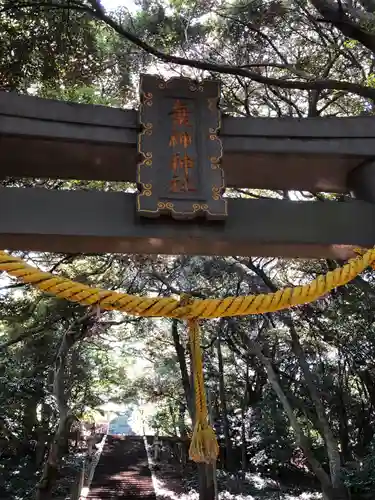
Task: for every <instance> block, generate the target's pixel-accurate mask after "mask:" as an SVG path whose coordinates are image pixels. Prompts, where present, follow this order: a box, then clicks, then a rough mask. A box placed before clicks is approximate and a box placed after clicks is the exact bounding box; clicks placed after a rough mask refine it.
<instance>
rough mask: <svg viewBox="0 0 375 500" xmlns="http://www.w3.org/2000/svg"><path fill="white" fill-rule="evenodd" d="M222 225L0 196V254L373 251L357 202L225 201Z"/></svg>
mask: <svg viewBox="0 0 375 500" xmlns="http://www.w3.org/2000/svg"><path fill="white" fill-rule="evenodd" d="M228 202H229V217H228V219H227V221H226V222H225V223H221V222H217V223H212V222H211V223H207V222H204V221H202V222H198V221H197V222H177V221H173V220H171V219H159V220H151V221H149V220H141V219H139V218H138V217H137V215H136V212H135V199H134V195H130V194H123V193H113V192H112V193H105V192H100V191H89V192H84V191H54V190H45V189H38V188H29V189H18V188H1V189H0V213H1V214H3V215H2V217H1V219H0V248H7V249H23V250H39V251H51V252H69V253H75V252H84V253H101V252H110V253H132V254H172V255H173V254H193V255H194V254H195V255H242V256H251V255H252V256H260V255H265V256H281V257H306V258H308V257H311V258H315V257H331V258H335V257H338V256H341V255H342V254H341V248H340V245H341V246H350V245H360V246H364V247H371V246H373V245H374V244H375V206H374V205H372V204H370V203H366V202H360V201H353V202H349V203H338V202H337V203H336V202H311V203H309V202H303V203H301V202H293V201H280V200H242V199H235V200H231V199H229V200H228Z"/></svg>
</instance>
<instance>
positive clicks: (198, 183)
mask: <svg viewBox="0 0 375 500" xmlns="http://www.w3.org/2000/svg"><path fill="white" fill-rule="evenodd" d="M140 90H141V105H140V110H139V120H140V125H141V131H140V133H139V137H138V152H139V153H140V163H139V164H138V166H137V183H138V189H139V193H138V195H137V212H138V213H139V214H140V215H142V216H145V217H155V216H159V215H161V214H169V215H171V216H172V217H173V218H175V219H192V218H194V217H197V216H204V217H207V218H211V219H225V218H226V216H227V202H226V200H225V199H223V198H222V195H223V192H224V188H225V186H224V174H223V170H222V168H221V166H220V161H221V157H222V145H221V141H220V139H219V137H218V132H219V129H220V110H219V98H220V84H219V82H216V81H212V80H204V81H203V82H201V83H197V82H195V81H192V80H189V79H188V78H173V79H171V80H168V81H164V80H162V79H161V78H159V77H157V76H152V75H141V82H140Z"/></svg>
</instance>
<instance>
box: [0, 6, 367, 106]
mask: <svg viewBox="0 0 375 500" xmlns="http://www.w3.org/2000/svg"><path fill="white" fill-rule="evenodd" d="M312 1H313V2H317V3H321V0H312ZM16 6H17V4H16ZM18 6H19V7H22V8H23V7H35V8H39V9H40V8H41V7H42V8H53V9H70V10H79V11H82V12H86V13H88V14H90V15H91V16H92V17H93V18H95V19H97V20H99V21H101V22H103V23H105V24H106V25H107V26H109V27H110V28H112V29H113V30H114V31H115V32H116V33H117V34H118V35H120V36H121V37H123V38H125V39H126V40H128V41H129V42H131V43H133V44H134V45H136V46H137V47H139V48H140V49H142V50H144V51H145V52H147V53H148V54H150V55H153V56H155V57H156V58H158V59H160V60H161V61H163V62H167V63H172V64H177V65H180V66H188V67H190V68H196V69H200V70H203V71H211V72H214V73H221V74H227V75H238V76H242V77H244V78H250V79H251V80H253V81H255V82H258V83H261V84H264V85H272V86H276V87H279V88H284V89H299V90H324V89H330V90H342V91H345V92H349V93H352V94H357V95H360V96H362V97H366V98H368V99H374V100H375V89H373V88H371V87H368V86H365V85H361V84H357V83H351V82H342V81H339V80H329V79H319V78H317V79H316V80H310V81H300V80H287V79H279V78H273V77H266V76H263V75H260V74H259V73H257V72H253V71H249V70H247V69H245V68H241V67H239V66H232V65H228V64H215V63H211V62H206V61H200V60H197V59H189V58H185V57H179V56H174V55H171V54H166V53H165V52H163V51H161V50H158V49H156V48H155V47H153V46H152V45H149V44H148V43H147V42H144V41H143V40H141V39H140V38H138V37H137V36H136V35H134V34H133V33H131V32H130V31H128V30H127V29H125V28H124V27H123V26H121V25H120V24H119V23H117V22H116V21H115V20H114V19H112V18H111V17H109V16H108V15H107V14H106V13H105V12H104V11H103V10H102V9H97V8H96V9H90V8H89V7H85V6H84V5H83V4H82V5H79V4H76V3H74V4H55V3H54V2H53V0H51V2H49V3H48V2H46V3H43V4H37V3H34V2H27V3H24V4H18ZM10 8H11V7H10V6H9V7H6V8H5V9H3V11H4V10H9V9H10ZM13 8H14V4H13ZM360 31H361V32H362V30H360ZM351 34H352V33H351ZM348 36H349V35H348ZM351 37H352V38H356V39H358V40H359V41H361V40H360V39H359V38H358V37H356V36H351ZM362 43H363V42H362ZM364 45H365V43H364ZM374 51H375V39H374Z"/></svg>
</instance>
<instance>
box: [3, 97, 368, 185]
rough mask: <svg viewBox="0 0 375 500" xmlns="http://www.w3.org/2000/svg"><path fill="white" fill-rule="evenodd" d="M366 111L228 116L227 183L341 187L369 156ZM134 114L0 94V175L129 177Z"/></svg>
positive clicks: (224, 125) (133, 153)
mask: <svg viewBox="0 0 375 500" xmlns="http://www.w3.org/2000/svg"><path fill="white" fill-rule="evenodd" d="M374 123H375V118H374V117H356V118H309V119H302V120H301V119H292V118H281V119H275V118H270V119H267V118H230V117H224V119H223V123H222V130H221V139H222V142H223V148H224V156H223V161H222V165H223V168H224V171H225V178H226V183H227V185H228V186H229V187H233V186H236V187H251V188H262V189H289V190H293V189H295V190H307V191H331V192H347V191H348V190H349V188H350V186H349V185H348V174H349V173H350V172H351V171H352V170H353V169H354V168H355V167H357V166H358V165H360V164H361V163H362V162H363V161H365V160H370V159H373V158H375V141H374V137H373V136H374V135H375V127H374V126H373V124H374ZM136 140H137V113H136V111H129V110H120V109H114V108H108V107H104V106H92V105H84V104H72V103H65V102H60V101H53V100H47V99H40V98H37V97H30V96H19V95H15V94H12V93H5V92H0V147H1V154H2V161H1V164H0V176H2V177H5V176H13V177H49V178H62V179H72V178H73V179H93V180H97V179H100V180H108V181H115V180H119V181H129V182H134V181H135V174H136V163H137V160H138V158H137V151H136Z"/></svg>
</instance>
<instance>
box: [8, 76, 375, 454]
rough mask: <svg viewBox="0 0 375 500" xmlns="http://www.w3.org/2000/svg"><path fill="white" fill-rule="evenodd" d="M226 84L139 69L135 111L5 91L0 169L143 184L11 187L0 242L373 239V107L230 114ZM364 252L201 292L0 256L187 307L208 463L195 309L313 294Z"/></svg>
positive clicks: (155, 249)
mask: <svg viewBox="0 0 375 500" xmlns="http://www.w3.org/2000/svg"><path fill="white" fill-rule="evenodd" d="M219 98H220V91H219V84H218V83H217V82H214V81H211V80H208V81H204V82H201V83H197V82H193V81H191V80H188V79H172V80H169V81H167V82H165V81H163V80H161V79H159V78H157V77H152V76H147V75H144V76H142V81H141V108H140V111H139V115H138V122H137V120H136V118H137V117H136V114H135V112H129V111H128V112H126V111H122V110H118V109H110V108H105V107H100V106H82V105H76V104H74V105H72V104H68V103H61V102H53V101H45V100H42V99H37V98H30V97H21V96H15V95H12V94H4V93H3V94H2V95H1V94H0V106H1V115H0V118H1V120H0V140H1V142H0V147H1V152H2V160H3V161H2V162H1V165H0V173H1V175H3V176H12V177H16V176H23V177H49V178H65V179H66V178H73V179H100V180H121V181H131V182H136V183H137V184H138V189H139V191H138V193H135V194H126V193H121V192H120V193H108V192H95V191H87V192H82V191H53V190H48V189H42V188H27V189H25V188H2V189H0V211H1V213H2V215H3V217H2V218H1V219H0V246H2V247H5V248H11V249H16V248H22V249H29V250H46V251H58V252H70V253H74V252H87V253H92V252H112V253H114V252H121V253H133V254H134V253H146V254H150V253H158V254H160V253H169V254H176V253H177V254H179V253H185V254H205V255H272V256H285V257H302V256H303V257H319V256H320V257H323V256H324V257H343V256H344V255H343V253H342V247H343V246H344V247H345V246H346V247H348V249H350V248H351V247H353V246H357V247H360V246H361V247H373V246H374V243H375V228H374V222H375V209H374V203H373V202H374V201H375V180H374V179H375V176H374V175H373V174H374V164H373V159H374V157H375V144H374V140H373V134H374V132H373V131H372V127H371V125H372V124H373V123H374V118H371V117H368V118H344V119H336V118H327V119H322V118H319V119H305V120H295V119H241V118H236V119H232V118H226V119H225V120H223V122H221V117H220V111H219V107H218V104H219ZM137 123H138V125H137ZM137 132H138V140H137ZM219 132H220V135H219ZM136 143H138V148H136V147H135V145H136ZM137 153H138V155H137ZM225 177H227V181H226V182H227V185H228V186H234V187H241V188H243V187H245V188H249V187H251V188H264V189H283V190H307V191H326V192H341V193H347V192H353V193H354V194H355V195H356V197H357V199H356V200H354V199H353V200H352V201H350V202H333V201H332V202H328V201H327V202H296V201H287V200H269V199H266V200H249V199H230V198H229V199H224V198H223V192H224V189H225V185H226V184H225ZM152 219H154V220H152ZM155 219H156V220H155ZM215 219H216V220H215ZM359 253H360V254H361V257H359V258H357V259H353V260H351V261H350V262H349V263H347V264H345V265H344V266H343V267H342V268H339V269H335V271H332V272H329V273H327V274H326V276H324V277H322V276H321V277H318V278H317V279H316V280H314V281H313V282H312V283H309V284H307V285H303V286H301V287H296V288H295V289H290V288H289V289H284V290H280V291H277V292H275V293H270V294H260V295H257V296H244V297H242V296H240V297H228V298H221V299H206V300H191V299H189V298H185V297H183V298H182V300H180V301H176V300H175V299H174V298H172V297H163V298H159V297H158V298H147V297H136V296H131V295H128V294H125V293H121V292H115V291H110V290H100V289H95V288H90V287H88V286H86V285H84V284H80V283H75V282H73V281H71V280H69V279H67V278H64V277H58V276H54V275H52V274H50V273H43V272H41V271H39V270H38V269H35V268H32V267H31V266H28V264H26V263H25V262H23V261H22V260H21V259H17V257H13V256H9V255H8V254H6V253H5V252H2V251H1V252H0V269H1V270H5V271H7V272H8V273H9V274H11V275H13V276H16V277H18V278H21V279H23V280H24V281H25V282H27V283H33V284H34V285H35V286H36V287H38V288H40V289H41V290H44V291H47V292H50V293H54V294H55V295H56V296H59V297H63V298H67V299H68V300H71V301H73V302H79V303H81V304H84V305H92V304H95V305H96V306H97V307H100V308H103V309H118V310H121V311H124V312H126V313H128V314H136V315H142V316H163V317H173V318H180V319H186V320H187V321H188V325H189V339H190V350H191V355H192V365H193V370H194V385H195V402H196V407H195V419H196V421H195V424H194V432H193V436H192V440H191V446H190V457H191V458H192V459H193V460H195V461H196V462H206V463H212V462H214V461H215V460H216V458H217V455H218V445H217V441H216V436H215V434H214V432H213V429H212V428H211V427H210V425H209V423H208V420H207V416H208V415H207V404H206V397H205V391H204V378H203V367H202V355H201V349H200V333H199V319H201V318H217V317H227V316H238V315H247V314H260V313H262V312H263V313H264V312H272V311H276V310H281V309H285V308H288V307H291V306H294V305H298V304H303V303H306V302H311V301H313V300H316V299H317V298H318V297H320V296H321V295H322V294H323V293H326V292H327V291H330V290H332V289H333V288H335V287H337V286H340V285H343V284H345V283H347V282H348V281H350V280H351V279H353V278H354V277H355V276H356V275H357V274H359V273H360V272H362V271H363V270H364V269H366V268H367V267H368V266H369V265H372V266H373V267H374V266H375V249H373V250H369V251H367V252H363V254H362V252H361V251H359Z"/></svg>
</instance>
